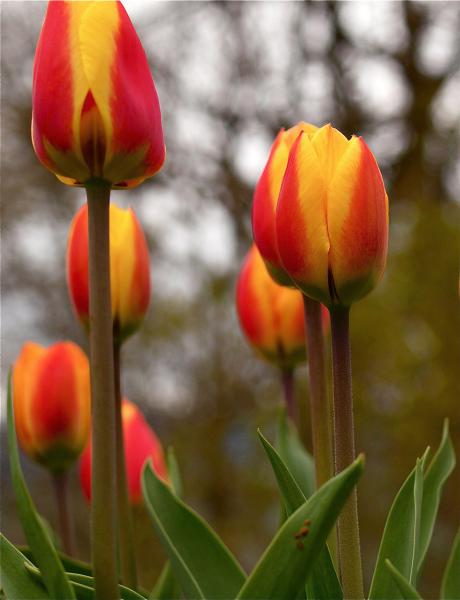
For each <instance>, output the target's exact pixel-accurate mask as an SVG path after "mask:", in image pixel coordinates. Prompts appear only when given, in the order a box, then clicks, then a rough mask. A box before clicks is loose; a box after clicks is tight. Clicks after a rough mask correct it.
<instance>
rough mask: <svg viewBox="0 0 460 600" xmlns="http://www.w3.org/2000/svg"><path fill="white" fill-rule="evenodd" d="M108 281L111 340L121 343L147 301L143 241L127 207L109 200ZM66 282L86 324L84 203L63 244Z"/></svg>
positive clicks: (136, 323) (138, 320) (146, 255)
mask: <svg viewBox="0 0 460 600" xmlns="http://www.w3.org/2000/svg"><path fill="white" fill-rule="evenodd" d="M109 219H110V233H109V235H110V282H111V296H112V318H113V324H114V340H115V341H116V342H117V343H121V342H122V341H123V340H124V339H126V338H127V337H128V336H129V335H131V334H132V333H133V332H134V331H135V330H136V329H137V327H138V326H139V325H140V323H141V321H142V319H143V318H144V315H145V313H146V311H147V308H148V305H149V301H150V265H149V252H148V248H147V242H146V240H145V237H144V234H143V232H142V228H141V226H140V224H139V221H138V220H137V218H136V215H135V214H134V211H133V210H132V209H131V208H128V209H126V210H123V209H121V208H118V207H117V206H116V205H115V204H112V203H111V204H110V214H109ZM67 283H68V288H69V294H70V298H71V300H72V303H73V306H74V308H75V312H76V313H77V315H78V318H79V319H80V321H81V322H82V323H83V324H84V325H85V326H86V327H87V328H88V327H89V285H88V207H87V205H86V204H84V205H83V206H82V207H81V208H80V210H79V211H78V212H77V214H76V215H75V217H74V219H73V221H72V223H71V226H70V233H69V240H68V244H67Z"/></svg>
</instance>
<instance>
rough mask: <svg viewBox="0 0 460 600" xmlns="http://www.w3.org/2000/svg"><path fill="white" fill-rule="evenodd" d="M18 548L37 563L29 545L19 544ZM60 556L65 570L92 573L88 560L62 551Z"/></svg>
mask: <svg viewBox="0 0 460 600" xmlns="http://www.w3.org/2000/svg"><path fill="white" fill-rule="evenodd" d="M17 548H18V550H20V552H21V553H22V554H24V556H26V557H27V558H28V559H29V560H30V562H31V563H33V564H35V560H34V557H33V554H32V552H31V550H30V548H29V547H28V546H17ZM58 556H59V560H60V561H61V562H62V564H63V566H64V570H65V571H67V572H68V573H81V574H82V575H91V574H92V572H93V571H92V568H91V565H90V564H89V563H87V562H83V561H82V560H78V559H76V558H72V557H70V556H67V554H63V553H62V552H58ZM36 566H37V565H36Z"/></svg>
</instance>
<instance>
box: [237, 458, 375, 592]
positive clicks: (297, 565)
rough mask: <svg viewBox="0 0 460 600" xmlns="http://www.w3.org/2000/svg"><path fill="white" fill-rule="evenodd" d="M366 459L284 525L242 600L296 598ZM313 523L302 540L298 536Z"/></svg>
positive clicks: (362, 459)
mask: <svg viewBox="0 0 460 600" xmlns="http://www.w3.org/2000/svg"><path fill="white" fill-rule="evenodd" d="M363 464H364V458H363V457H362V456H360V457H358V459H357V460H356V461H355V462H354V463H353V464H352V465H350V466H349V467H348V468H347V469H345V470H344V471H342V473H339V475H337V476H336V477H334V478H333V479H331V480H330V481H328V482H327V483H326V484H325V485H323V486H322V487H321V488H320V489H319V490H318V491H317V492H316V493H315V494H314V495H313V496H312V497H311V498H310V499H309V500H307V502H305V503H304V504H302V506H301V507H300V508H298V509H297V510H296V511H295V512H294V513H293V514H292V515H291V516H290V517H289V518H288V520H287V521H286V522H285V523H284V525H283V526H282V527H281V529H280V530H279V531H278V533H277V534H276V535H275V537H274V539H273V540H272V542H271V544H270V545H269V547H268V548H267V550H266V551H265V552H264V554H263V556H262V558H261V559H260V560H259V562H258V564H257V565H256V567H255V568H254V570H253V572H252V573H251V575H250V576H249V578H248V579H247V581H246V583H245V584H244V586H243V588H242V589H241V591H240V592H239V594H238V597H237V598H238V600H286V599H287V598H296V597H297V595H298V594H299V593H300V592H301V590H302V588H303V587H304V586H305V583H306V580H307V578H308V576H309V575H310V573H311V571H312V568H313V565H314V563H315V560H316V559H317V558H318V557H319V554H320V550H321V548H322V547H323V546H324V544H325V543H326V538H327V536H328V534H329V531H330V530H331V529H332V527H333V525H334V523H335V521H336V519H337V517H338V515H339V513H340V511H341V510H342V508H343V506H344V504H345V502H346V500H347V498H348V497H349V495H350V493H351V491H352V489H353V487H354V486H355V485H356V482H357V481H358V479H359V477H360V476H361V474H362V472H363ZM306 521H310V524H309V533H308V535H307V536H306V537H303V538H302V539H301V541H299V540H297V539H295V535H298V534H299V533H300V530H301V529H302V528H303V527H304V526H305V522H306Z"/></svg>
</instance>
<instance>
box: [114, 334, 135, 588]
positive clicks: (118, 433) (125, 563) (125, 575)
mask: <svg viewBox="0 0 460 600" xmlns="http://www.w3.org/2000/svg"><path fill="white" fill-rule="evenodd" d="M120 350H121V348H120V344H119V343H118V342H114V345H113V365H114V371H115V380H114V381H115V437H116V448H117V450H116V452H117V517H118V541H119V549H120V563H121V579H122V581H123V583H124V584H125V585H126V586H128V587H130V588H132V589H136V588H137V572H136V555H135V549H134V530H133V519H132V513H131V506H130V504H129V496H128V480H127V476H126V461H125V447H124V439H123V420H122V412H121V399H122V397H121V377H120V374H121V369H120Z"/></svg>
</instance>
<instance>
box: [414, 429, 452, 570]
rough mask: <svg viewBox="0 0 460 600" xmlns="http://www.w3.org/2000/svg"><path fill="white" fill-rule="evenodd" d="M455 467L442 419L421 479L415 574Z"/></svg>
mask: <svg viewBox="0 0 460 600" xmlns="http://www.w3.org/2000/svg"><path fill="white" fill-rule="evenodd" d="M454 467H455V452H454V447H453V445H452V440H451V439H450V436H449V421H448V420H447V419H446V420H445V421H444V426H443V430H442V438H441V443H440V445H439V448H438V450H437V451H436V454H435V455H434V457H433V460H432V461H431V463H430V465H429V466H428V469H427V471H426V474H425V477H424V479H423V501H422V515H421V525H420V541H419V551H418V563H417V574H420V572H421V570H422V566H423V562H424V560H425V557H426V553H427V551H428V546H429V545H430V541H431V536H432V535H433V529H434V523H435V520H436V516H437V514H438V508H439V502H440V500H441V493H442V488H443V486H444V484H445V482H446V480H447V478H448V477H449V475H450V474H451V473H452V471H453V469H454Z"/></svg>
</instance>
